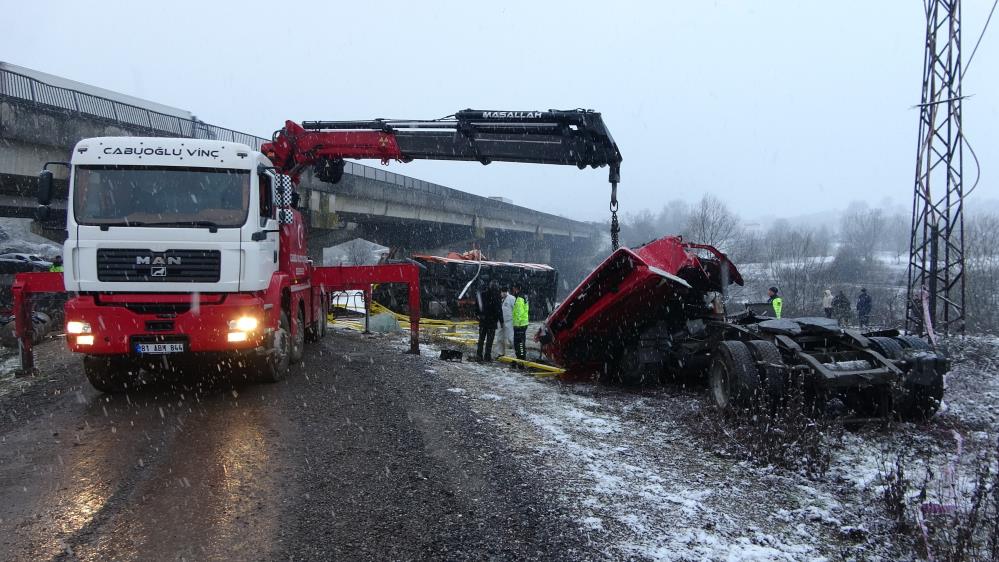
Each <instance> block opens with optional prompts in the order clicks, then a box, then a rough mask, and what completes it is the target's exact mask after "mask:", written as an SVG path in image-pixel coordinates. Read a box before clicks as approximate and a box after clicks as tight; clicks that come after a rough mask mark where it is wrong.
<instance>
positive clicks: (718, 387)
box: [711, 361, 732, 409]
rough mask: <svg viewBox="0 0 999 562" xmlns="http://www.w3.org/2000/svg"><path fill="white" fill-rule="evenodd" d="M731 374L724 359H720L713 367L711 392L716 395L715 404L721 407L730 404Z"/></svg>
mask: <svg viewBox="0 0 999 562" xmlns="http://www.w3.org/2000/svg"><path fill="white" fill-rule="evenodd" d="M731 386H732V384H731V376H730V375H729V372H728V367H727V366H726V365H725V362H724V361H718V362H717V363H715V365H714V366H713V367H712V368H711V393H712V394H713V395H714V397H715V404H717V405H718V407H719V408H722V409H725V408H728V405H729V396H730V395H731V391H732V388H731Z"/></svg>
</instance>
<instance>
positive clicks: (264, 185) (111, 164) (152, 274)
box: [64, 137, 325, 390]
mask: <svg viewBox="0 0 999 562" xmlns="http://www.w3.org/2000/svg"><path fill="white" fill-rule="evenodd" d="M70 167H71V170H70V186H69V205H68V209H67V232H68V238H67V240H66V244H65V246H64V262H65V272H64V283H65V288H66V290H67V291H69V292H71V293H73V294H74V295H73V297H72V298H71V299H70V300H69V302H68V303H67V305H66V329H67V340H68V345H69V347H70V349H71V350H73V351H76V352H79V353H83V354H85V355H86V358H85V361H84V364H85V367H86V371H87V376H88V378H90V380H91V382H92V383H93V384H94V386H96V387H98V388H101V389H103V390H114V389H117V388H120V387H121V386H123V385H127V383H128V380H129V377H130V376H133V375H134V372H135V370H137V369H138V368H142V367H150V366H154V365H159V364H164V363H170V362H171V361H166V362H164V361H163V359H164V358H165V357H166V358H170V359H174V360H176V359H180V358H189V357H190V356H191V355H192V354H200V353H213V354H227V355H232V356H234V357H238V359H239V361H244V360H245V361H246V362H247V364H250V365H253V366H254V367H255V371H258V372H260V373H262V375H263V378H265V379H268V380H276V379H278V378H280V377H281V376H283V373H284V371H285V369H286V368H287V365H288V363H289V362H294V361H297V360H298V359H300V358H301V355H302V346H303V343H304V338H305V335H306V330H307V329H308V330H309V331H310V332H311V333H312V334H318V333H320V332H322V331H324V330H323V329H324V328H325V312H324V308H323V306H322V300H323V299H322V298H321V296H322V295H321V291H320V290H319V288H318V287H313V286H312V285H311V283H310V278H311V268H312V265H311V263H310V262H309V260H308V256H307V250H306V240H305V232H304V226H303V224H302V216H301V214H300V213H298V212H297V211H296V210H295V209H293V208H292V206H291V199H292V186H291V182H290V180H289V179H288V178H287V176H282V175H280V174H276V173H275V172H274V170H273V168H272V166H271V162H270V160H268V159H267V158H266V157H265V156H263V155H262V154H261V153H260V152H257V151H254V150H252V149H251V148H250V147H248V146H246V145H244V144H239V143H230V142H223V141H214V140H197V139H182V138H140V137H103V138H91V139H84V140H82V141H80V142H79V143H78V144H77V145H76V147H75V148H74V150H73V156H72V161H71V163H70ZM175 362H176V361H175Z"/></svg>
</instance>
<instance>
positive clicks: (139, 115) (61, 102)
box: [0, 70, 266, 149]
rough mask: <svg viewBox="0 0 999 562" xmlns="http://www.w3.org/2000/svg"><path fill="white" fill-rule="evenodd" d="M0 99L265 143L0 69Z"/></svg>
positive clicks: (187, 134) (202, 136) (186, 133)
mask: <svg viewBox="0 0 999 562" xmlns="http://www.w3.org/2000/svg"><path fill="white" fill-rule="evenodd" d="M0 96H8V97H12V98H19V99H22V100H25V101H30V102H34V103H37V104H41V105H47V106H51V107H57V108H60V109H65V110H68V111H75V112H78V113H85V114H87V115H93V116H95V117H100V118H103V119H109V120H111V121H117V122H119V123H124V124H127V125H135V126H138V127H145V128H147V129H153V130H156V131H163V132H166V133H171V134H175V135H178V136H182V137H190V138H195V139H207V140H223V141H231V142H239V143H243V144H247V145H249V146H252V147H253V148H255V149H259V148H260V144H261V143H263V142H265V140H266V139H262V138H260V137H257V136H254V135H250V134H247V133H241V132H239V131H234V130H232V129H226V128H224V127H218V126H215V125H210V124H208V123H205V122H203V121H198V120H197V119H185V118H183V117H178V116H176V115H169V114H166V113H160V112H158V111H153V110H151V109H147V108H145V107H139V106H136V105H131V104H127V103H123V102H120V101H116V100H112V99H108V98H102V97H100V96H95V95H93V94H88V93H85V92H79V91H77V90H71V89H69V88H63V87H60V86H53V85H52V84H46V83H45V82H41V81H39V80H36V79H34V78H32V77H30V76H25V75H23V74H18V73H16V72H11V71H9V70H0Z"/></svg>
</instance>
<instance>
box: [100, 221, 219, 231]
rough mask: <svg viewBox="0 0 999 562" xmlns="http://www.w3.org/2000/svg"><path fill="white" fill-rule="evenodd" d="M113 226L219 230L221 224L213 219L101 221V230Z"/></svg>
mask: <svg viewBox="0 0 999 562" xmlns="http://www.w3.org/2000/svg"><path fill="white" fill-rule="evenodd" d="M112 226H200V227H205V228H208V232H212V233H215V232H218V230H219V225H218V223H216V222H213V221H174V222H146V221H121V222H105V223H101V224H100V227H101V230H107V229H108V228H109V227H112Z"/></svg>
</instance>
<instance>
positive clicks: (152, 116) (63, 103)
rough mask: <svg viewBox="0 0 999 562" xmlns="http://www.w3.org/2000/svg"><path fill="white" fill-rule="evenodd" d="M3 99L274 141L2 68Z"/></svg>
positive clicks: (386, 178)
mask: <svg viewBox="0 0 999 562" xmlns="http://www.w3.org/2000/svg"><path fill="white" fill-rule="evenodd" d="M2 97H11V98H18V99H21V100H25V101H29V102H33V103H36V104H41V105H46V106H50V107H56V108H60V109H64V110H67V111H75V112H77V113H83V114H87V115H92V116H95V117H100V118H102V119H108V120H111V121H116V122H119V123H124V124H127V125H134V126H138V127H144V128H147V129H152V130H155V131H162V132H165V133H170V134H173V135H177V136H182V137H189V138H196V139H206V140H222V141H230V142H239V143H243V144H246V145H249V146H251V147H253V148H254V149H256V150H259V149H260V145H261V144H263V143H264V142H267V141H268V140H269V139H265V138H262V137H258V136H255V135H251V134H248V133H242V132H240V131H234V130H232V129H226V128H224V127H218V126H216V125H211V124H208V123H205V122H204V121H199V120H197V119H185V118H183V117H178V116H176V115H169V114H166V113H160V112H158V111H153V110H151V109H147V108H145V107H139V106H136V105H131V104H127V103H123V102H120V101H116V100H112V99H109V98H103V97H100V96H95V95H93V94H88V93H85V92H80V91H77V90H72V89H69V88H63V87H60V86H53V85H52V84H47V83H45V82H41V81H39V80H36V79H34V78H32V77H30V76H25V75H23V74H19V73H17V72H12V71H9V70H5V69H0V98H2ZM344 172H345V173H348V174H352V175H355V176H359V177H363V178H370V179H374V180H376V181H383V182H387V183H392V184H395V185H398V186H402V187H405V188H408V189H414V190H417V191H423V192H426V193H431V194H434V195H438V196H442V197H448V198H452V199H460V200H466V201H475V202H477V203H480V204H485V205H487V206H495V207H496V208H500V207H507V206H509V205H510V204H509V203H503V202H500V201H496V200H493V199H489V198H488V197H482V196H481V195H474V194H471V193H466V192H464V191H460V190H457V189H453V188H450V187H446V186H443V185H439V184H436V183H432V182H428V181H424V180H419V179H416V178H412V177H409V176H404V175H402V174H396V173H393V172H389V171H386V170H382V169H379V168H376V167H373V166H365V165H364V164H358V163H356V162H346V166H345V168H344ZM528 211H530V212H531V213H536V214H538V215H542V216H547V217H548V218H549V219H550V220H551V219H554V220H560V221H561V220H571V219H565V218H563V217H558V216H555V215H550V214H548V213H542V212H540V211H534V210H533V209H528ZM572 222H575V221H572Z"/></svg>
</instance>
